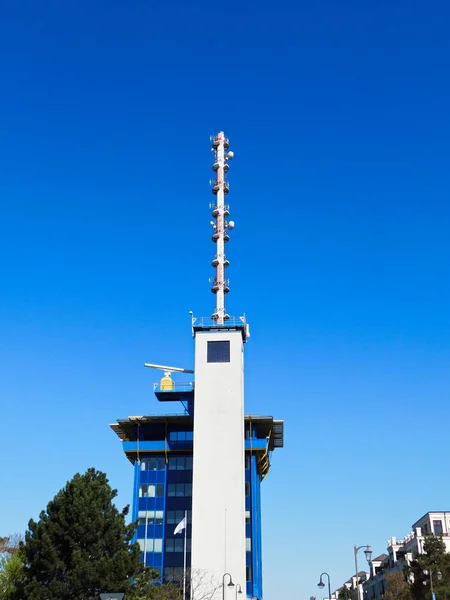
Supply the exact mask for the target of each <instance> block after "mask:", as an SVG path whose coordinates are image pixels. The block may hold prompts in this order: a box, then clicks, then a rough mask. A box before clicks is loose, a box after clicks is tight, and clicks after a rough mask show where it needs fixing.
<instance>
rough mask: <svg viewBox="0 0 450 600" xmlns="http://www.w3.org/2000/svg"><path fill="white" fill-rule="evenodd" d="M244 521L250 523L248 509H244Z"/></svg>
mask: <svg viewBox="0 0 450 600" xmlns="http://www.w3.org/2000/svg"><path fill="white" fill-rule="evenodd" d="M245 522H246V523H247V524H248V523H250V511H249V510H246V511H245Z"/></svg>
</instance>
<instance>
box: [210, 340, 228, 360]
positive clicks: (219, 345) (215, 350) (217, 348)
mask: <svg viewBox="0 0 450 600" xmlns="http://www.w3.org/2000/svg"><path fill="white" fill-rule="evenodd" d="M207 360H208V362H209V363H225V362H230V342H229V340H223V341H220V342H218V341H217V342H208V358H207Z"/></svg>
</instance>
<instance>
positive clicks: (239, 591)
mask: <svg viewBox="0 0 450 600" xmlns="http://www.w3.org/2000/svg"><path fill="white" fill-rule="evenodd" d="M238 594H242V588H241V584H240V583H237V584H236V600H238Z"/></svg>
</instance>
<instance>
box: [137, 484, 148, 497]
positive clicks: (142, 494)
mask: <svg viewBox="0 0 450 600" xmlns="http://www.w3.org/2000/svg"><path fill="white" fill-rule="evenodd" d="M147 496H148V485H147V484H146V483H141V485H140V487H139V498H146V497H147Z"/></svg>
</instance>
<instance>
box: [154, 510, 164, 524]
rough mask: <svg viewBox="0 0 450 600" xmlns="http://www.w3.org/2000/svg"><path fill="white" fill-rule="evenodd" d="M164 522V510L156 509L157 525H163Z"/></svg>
mask: <svg viewBox="0 0 450 600" xmlns="http://www.w3.org/2000/svg"><path fill="white" fill-rule="evenodd" d="M162 522H163V511H162V510H157V511H155V525H162Z"/></svg>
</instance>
